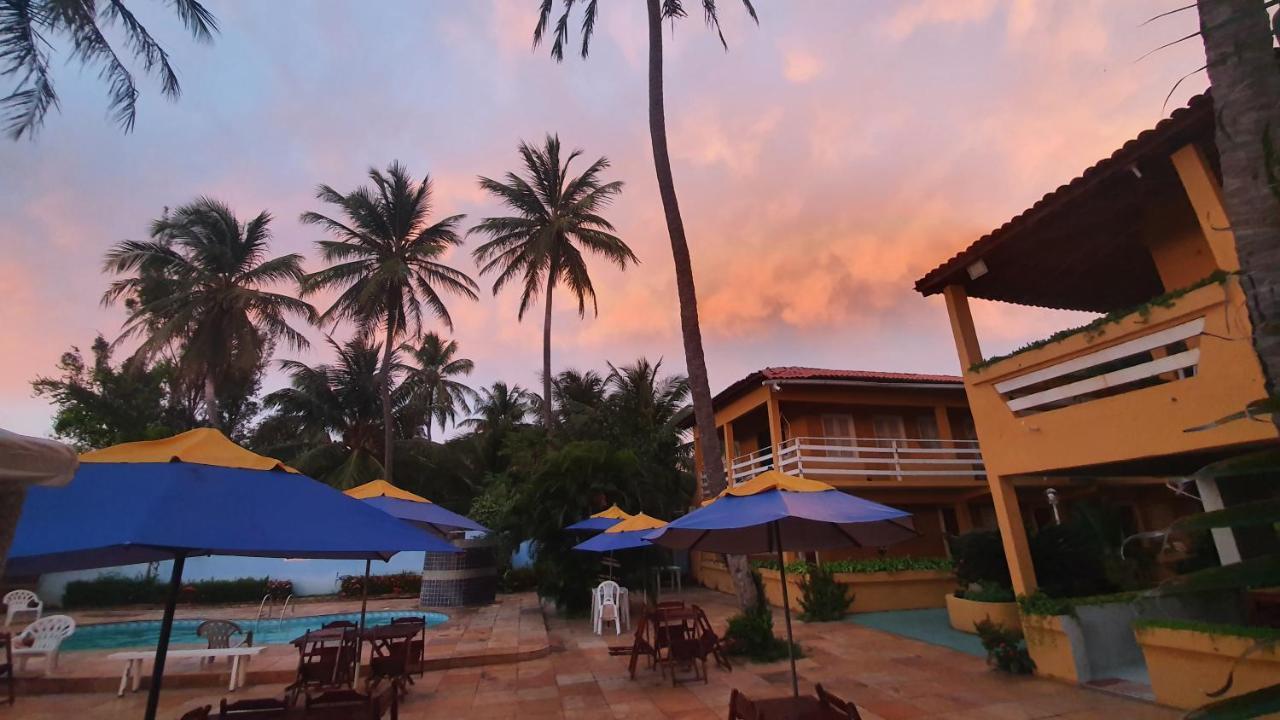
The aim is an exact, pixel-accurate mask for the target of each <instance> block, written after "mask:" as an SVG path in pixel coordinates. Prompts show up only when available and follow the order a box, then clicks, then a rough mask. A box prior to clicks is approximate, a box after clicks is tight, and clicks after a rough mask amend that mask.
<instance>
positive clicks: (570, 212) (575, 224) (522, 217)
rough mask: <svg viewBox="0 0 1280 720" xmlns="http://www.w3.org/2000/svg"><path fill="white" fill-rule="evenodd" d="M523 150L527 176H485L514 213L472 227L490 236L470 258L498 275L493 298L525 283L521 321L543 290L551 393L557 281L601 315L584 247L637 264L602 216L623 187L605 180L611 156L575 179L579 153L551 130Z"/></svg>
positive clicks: (548, 417) (548, 411)
mask: <svg viewBox="0 0 1280 720" xmlns="http://www.w3.org/2000/svg"><path fill="white" fill-rule="evenodd" d="M519 152H520V159H521V162H522V164H523V165H524V174H523V175H520V174H518V173H514V172H509V173H507V174H506V177H505V178H504V179H503V181H501V182H500V181H497V180H492V179H490V178H487V177H481V178H480V187H481V188H483V189H484V190H485V191H487V192H488V193H489V194H490V195H492V196H494V197H495V198H497V199H498V200H500V201H502V203H503V204H504V205H505V206H506V207H508V208H509V209H511V210H512V211H513V212H514V213H515V214H514V215H509V216H506V217H490V218H485V219H484V220H482V221H480V223H479V224H478V225H476V226H475V227H474V228H472V229H471V232H472V233H475V234H478V235H481V236H484V237H487V238H489V241H488V242H486V243H484V244H483V245H480V246H479V247H477V248H476V249H475V250H473V251H472V255H473V256H474V257H475V258H476V261H477V262H479V263H483V264H482V265H481V266H480V274H481V275H489V274H496V275H497V277H496V278H495V279H494V281H493V294H494V295H497V294H498V292H499V291H500V290H501V289H502V288H503V286H505V285H506V284H507V283H510V282H513V281H515V282H518V283H520V285H521V290H520V309H519V310H518V311H517V313H516V317H517V319H520V320H523V319H524V314H525V312H526V311H528V310H529V308H530V307H532V306H533V304H534V303H535V302H536V301H537V299H538V296H539V295H540V294H541V295H542V296H543V298H544V299H545V303H546V306H545V311H544V317H543V325H542V388H543V391H542V396H543V397H551V384H552V380H553V379H552V377H551V307H552V296H553V294H554V291H555V288H556V286H557V285H562V286H564V287H565V288H566V289H568V291H569V293H570V295H571V296H572V298H573V299H574V300H576V301H577V303H578V316H579V317H582V316H584V315H585V314H586V312H587V302H588V301H590V303H591V307H592V310H593V311H595V312H596V313H597V314H598V313H599V308H598V307H597V304H596V289H595V285H594V284H592V282H591V275H590V274H589V273H588V272H587V262H586V257H585V256H584V252H583V251H586V254H591V255H596V256H599V257H602V258H604V259H606V260H608V261H610V262H612V263H613V264H614V265H616V266H618V268H619V269H624V268H626V266H627V264H628V263H635V262H638V261H637V260H636V256H635V253H633V252H631V248H629V247H627V245H626V243H624V242H623V241H622V239H621V238H619V237H618V236H616V235H614V234H613V232H614V228H613V225H611V224H610V223H609V221H608V220H606V219H605V218H604V216H602V215H601V214H600V213H601V212H602V211H603V210H604V209H605V208H607V207H608V206H609V204H610V203H611V202H612V201H613V199H614V198H615V197H617V195H618V194H619V193H621V192H622V183H621V182H618V181H613V182H605V181H604V180H603V179H602V178H601V177H600V176H601V174H602V173H603V172H604V171H605V170H607V169H608V168H609V160H608V159H607V158H604V157H601V158H599V159H597V160H596V161H595V162H593V163H591V164H590V165H588V166H587V169H586V170H584V171H582V173H581V174H580V175H576V176H574V175H572V174H571V172H570V169H569V168H570V166H571V165H573V161H574V160H575V159H577V157H578V156H579V155H581V154H582V151H581V150H574V151H572V152H570V153H569V154H568V156H567V157H565V158H563V159H562V158H561V156H560V138H559V137H558V136H555V135H548V136H547V137H546V139H545V140H544V141H543V144H542V147H534V146H532V145H530V144H528V143H525V142H522V143H520V148H519ZM542 414H543V423H544V424H545V425H547V427H551V426H552V424H553V414H552V407H551V405H550V404H549V403H548V404H546V405H544V406H543V408H542Z"/></svg>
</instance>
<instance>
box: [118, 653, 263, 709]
mask: <svg viewBox="0 0 1280 720" xmlns="http://www.w3.org/2000/svg"><path fill="white" fill-rule="evenodd" d="M265 649H266V648H265V647H263V646H261V645H260V646H258V647H235V648H203V649H199V648H197V649H194V650H170V651H169V652H168V655H167V656H168V657H171V658H210V659H217V658H231V682H229V683H227V690H229V691H231V692H235V689H236V688H239V687H244V680H245V674H246V673H247V672H248V670H249V659H250V658H252V657H253V656H255V655H257V654H259V653H261V652H262V651H263V650H265ZM107 659H108V660H123V661H124V671H123V672H121V673H120V689H119V690H117V691H116V697H123V696H124V689H125V687H128V688H129V689H130V690H132V691H133V692H137V691H138V688H139V686H140V685H141V684H142V663H143V661H145V660H152V661H154V660H155V659H156V651H155V650H132V651H129V652H118V653H111V654H110V655H108V656H107Z"/></svg>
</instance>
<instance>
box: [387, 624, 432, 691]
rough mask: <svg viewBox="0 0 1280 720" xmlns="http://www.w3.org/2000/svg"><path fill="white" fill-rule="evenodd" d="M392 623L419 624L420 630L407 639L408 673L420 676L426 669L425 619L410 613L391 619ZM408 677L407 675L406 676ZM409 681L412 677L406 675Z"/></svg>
mask: <svg viewBox="0 0 1280 720" xmlns="http://www.w3.org/2000/svg"><path fill="white" fill-rule="evenodd" d="M391 624H392V625H420V626H422V632H421V633H420V634H418V635H415V636H414V637H412V638H410V639H409V667H408V672H409V674H410V675H417V676H418V677H422V676H423V674H424V673H426V671H427V620H426V618H424V617H422V616H421V615H410V616H408V617H398V618H393V619H392V620H391ZM406 677H408V676H406ZM408 679H409V682H413V678H412V677H408Z"/></svg>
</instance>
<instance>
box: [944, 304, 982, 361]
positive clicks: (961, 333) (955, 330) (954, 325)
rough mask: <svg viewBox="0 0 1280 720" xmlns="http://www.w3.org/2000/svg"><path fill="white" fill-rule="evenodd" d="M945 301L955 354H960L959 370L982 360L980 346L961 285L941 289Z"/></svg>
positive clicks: (971, 314)
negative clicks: (954, 342)
mask: <svg viewBox="0 0 1280 720" xmlns="http://www.w3.org/2000/svg"><path fill="white" fill-rule="evenodd" d="M942 297H943V298H945V299H946V301H947V316H948V317H949V318H950V319H951V334H952V335H953V336H954V337H955V341H956V354H957V355H959V356H960V371H961V372H968V371H969V368H970V367H972V366H973V365H976V364H977V363H980V362H982V348H981V346H979V345H978V332H977V330H975V329H974V326H973V313H971V312H970V311H969V296H968V295H966V294H965V291H964V287H963V286H962V285H948V286H946V287H945V288H943V290H942Z"/></svg>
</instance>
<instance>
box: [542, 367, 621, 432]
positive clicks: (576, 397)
mask: <svg viewBox="0 0 1280 720" xmlns="http://www.w3.org/2000/svg"><path fill="white" fill-rule="evenodd" d="M606 389H607V388H606V383H605V379H604V378H603V377H601V376H600V373H598V372H596V371H595V370H588V371H586V372H581V371H579V370H573V369H569V370H562V371H561V372H560V374H559V375H556V379H555V382H554V383H553V385H552V390H551V393H552V398H553V399H554V400H555V405H556V412H557V414H559V415H560V418H559V419H560V421H561V422H563V421H564V419H565V417H566V416H568V415H572V414H574V413H576V412H580V411H582V410H594V409H596V408H598V407H600V405H601V404H603V403H604V400H605V391H606Z"/></svg>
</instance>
